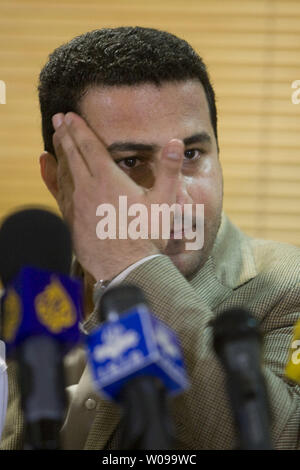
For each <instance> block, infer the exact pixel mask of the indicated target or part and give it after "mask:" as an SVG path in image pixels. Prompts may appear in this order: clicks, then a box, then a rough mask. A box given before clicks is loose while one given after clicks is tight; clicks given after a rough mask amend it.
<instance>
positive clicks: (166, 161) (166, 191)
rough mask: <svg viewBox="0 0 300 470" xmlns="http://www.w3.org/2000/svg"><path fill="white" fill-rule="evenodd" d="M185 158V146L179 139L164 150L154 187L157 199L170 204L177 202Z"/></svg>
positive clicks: (172, 141)
mask: <svg viewBox="0 0 300 470" xmlns="http://www.w3.org/2000/svg"><path fill="white" fill-rule="evenodd" d="M183 157H184V144H183V142H182V141H181V140H179V139H172V140H171V141H170V142H169V143H168V144H167V145H166V146H165V147H164V148H163V151H162V156H161V159H160V161H159V164H158V169H157V176H156V179H155V184H154V187H153V193H154V194H155V199H156V198H157V200H160V201H164V202H167V201H169V202H170V203H173V202H174V201H175V198H176V191H177V186H178V183H179V175H180V171H181V167H182V162H183Z"/></svg>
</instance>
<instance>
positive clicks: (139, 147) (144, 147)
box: [107, 132, 211, 153]
mask: <svg viewBox="0 0 300 470" xmlns="http://www.w3.org/2000/svg"><path fill="white" fill-rule="evenodd" d="M183 143H184V145H185V146H186V147H187V146H188V145H192V144H199V143H200V144H202V143H209V144H210V143H211V137H210V135H209V134H208V133H207V132H198V133H197V134H194V135H191V136H190V137H186V138H185V139H183ZM159 148H160V147H159V146H158V145H157V144H143V143H140V142H130V141H129V142H114V143H113V144H111V145H109V146H108V147H107V150H108V151H109V152H110V153H115V152H128V151H130V152H149V153H150V152H152V153H155V152H157V151H158V150H159Z"/></svg>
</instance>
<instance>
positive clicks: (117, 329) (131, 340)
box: [94, 325, 140, 362]
mask: <svg viewBox="0 0 300 470" xmlns="http://www.w3.org/2000/svg"><path fill="white" fill-rule="evenodd" d="M139 339H140V338H139V335H138V334H137V332H136V331H134V330H125V328H124V327H123V326H122V325H114V326H110V327H108V328H107V329H106V330H104V331H103V333H102V341H103V343H102V344H101V345H99V346H96V347H95V350H94V357H95V360H96V361H99V362H102V361H105V360H106V359H112V360H114V359H116V358H118V357H120V356H122V354H124V352H127V351H128V349H130V348H134V347H135V346H137V345H138V343H139Z"/></svg>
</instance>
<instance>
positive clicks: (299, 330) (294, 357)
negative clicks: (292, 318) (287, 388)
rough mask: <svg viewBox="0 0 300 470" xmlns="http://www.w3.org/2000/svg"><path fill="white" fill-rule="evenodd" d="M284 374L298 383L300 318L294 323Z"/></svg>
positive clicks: (299, 371)
mask: <svg viewBox="0 0 300 470" xmlns="http://www.w3.org/2000/svg"><path fill="white" fill-rule="evenodd" d="M285 376H286V377H288V378H289V379H291V380H293V381H294V382H296V383H298V384H300V320H299V321H298V322H297V323H296V324H295V327H294V335H293V339H292V343H291V346H290V353H289V360H288V363H287V365H286V368H285Z"/></svg>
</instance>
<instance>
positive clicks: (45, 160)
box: [40, 151, 58, 199]
mask: <svg viewBox="0 0 300 470" xmlns="http://www.w3.org/2000/svg"><path fill="white" fill-rule="evenodd" d="M40 168H41V175H42V178H43V180H44V182H45V184H46V186H47V188H48V189H49V191H50V193H51V194H52V195H53V196H54V197H55V199H57V195H58V186H57V161H56V159H55V157H54V155H52V153H49V152H46V151H45V152H43V153H42V154H41V156H40Z"/></svg>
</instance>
